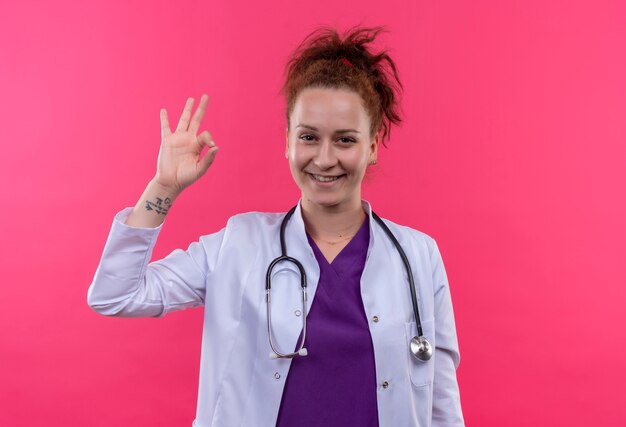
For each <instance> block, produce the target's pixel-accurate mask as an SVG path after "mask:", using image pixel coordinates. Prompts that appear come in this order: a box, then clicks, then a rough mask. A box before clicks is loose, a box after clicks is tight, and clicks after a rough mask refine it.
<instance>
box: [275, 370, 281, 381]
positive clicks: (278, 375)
mask: <svg viewBox="0 0 626 427" xmlns="http://www.w3.org/2000/svg"><path fill="white" fill-rule="evenodd" d="M274 378H276V379H277V380H279V379H280V374H279V373H278V372H274Z"/></svg>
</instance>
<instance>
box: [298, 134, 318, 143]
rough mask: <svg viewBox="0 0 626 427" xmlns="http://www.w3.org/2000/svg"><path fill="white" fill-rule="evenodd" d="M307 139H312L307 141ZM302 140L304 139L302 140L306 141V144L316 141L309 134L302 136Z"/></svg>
mask: <svg viewBox="0 0 626 427" xmlns="http://www.w3.org/2000/svg"><path fill="white" fill-rule="evenodd" d="M307 138H312V139H307ZM300 139H302V140H304V141H306V142H310V141H313V140H314V139H315V137H314V136H313V135H309V134H308V133H307V134H304V135H300Z"/></svg>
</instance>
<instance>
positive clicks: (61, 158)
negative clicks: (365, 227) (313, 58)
mask: <svg viewBox="0 0 626 427" xmlns="http://www.w3.org/2000/svg"><path fill="white" fill-rule="evenodd" d="M337 17H341V18H337ZM359 23H361V24H366V25H379V24H382V25H386V26H387V27H388V28H389V30H390V32H389V33H387V34H383V35H382V36H381V38H380V44H379V46H387V47H389V48H390V49H391V55H392V56H393V58H394V59H395V60H396V62H397V64H398V67H399V70H400V73H401V77H402V80H403V83H404V84H405V95H404V98H403V111H404V119H405V122H404V124H403V126H402V127H401V128H394V129H393V130H392V140H391V141H390V143H389V149H388V150H385V149H382V150H381V153H380V157H379V162H378V165H377V166H376V167H375V169H374V171H375V172H374V173H372V174H371V176H370V177H369V178H368V183H367V184H366V185H365V190H364V197H365V198H366V199H367V200H369V201H371V202H372V204H373V207H374V210H375V211H377V212H378V213H379V214H380V215H381V216H384V217H387V218H389V219H392V220H394V221H397V222H400V223H403V224H406V225H409V226H412V227H414V228H417V229H419V230H422V231H424V232H426V233H428V234H430V235H431V236H433V237H434V238H435V239H436V240H437V241H438V243H439V246H440V248H441V251H442V254H443V258H444V262H445V264H446V268H447V272H448V277H449V280H450V286H451V290H452V296H453V303H454V309H455V315H456V320H457V330H458V336H459V343H460V349H461V365H460V368H459V370H458V378H459V384H460V388H461V397H462V404H463V409H464V414H465V418H466V421H467V425H468V426H494V427H495V426H514V427H515V426H530V425H533V426H555V425H561V426H565V425H567V426H586V425H598V426H600V425H601V426H623V425H626V409H625V407H624V391H623V389H624V387H623V386H624V383H625V381H626V369H625V368H624V353H625V352H624V350H625V349H626V332H625V330H626V328H625V326H624V325H625V324H626V314H625V313H626V309H625V308H624V307H625V302H626V286H625V285H626V267H625V262H624V254H625V245H624V238H625V237H626V227H625V225H624V218H626V202H625V182H626V167H625V166H626V78H625V76H626V3H624V2H623V1H621V0H614V1H608V0H606V1H597V0H596V1H591V0H589V1H545V0H541V1H540V0H530V1H513V0H510V1H502V0H491V1H487V0H478V1H471V2H470V1H457V0H455V1H397V0H388V1H385V2H384V3H381V2H380V1H370V0H363V1H359V2H358V6H357V3H356V2H340V1H339V2H338V1H337V0H332V1H326V0H323V1H315V2H307V3H305V2H293V1H291V2H287V1H278V0H274V1H270V2H263V4H260V2H242V1H223V2H215V1H212V2H206V1H205V2H202V1H188V2H176V3H175V2H154V1H146V0H141V1H133V2H128V1H111V0H107V1H93V2H89V4H88V5H87V3H86V2H78V1H76V2H68V1H56V2H34V1H21V2H17V1H13V2H9V1H6V2H2V3H1V5H0V94H1V98H0V118H2V123H3V133H2V152H1V155H0V162H1V165H0V179H1V181H0V182H2V189H3V190H2V198H3V199H4V201H5V202H6V203H4V206H3V208H2V211H1V213H0V215H2V218H1V219H2V224H3V231H2V238H1V241H0V260H1V261H0V262H1V263H2V278H3V283H2V285H1V287H0V425H2V426H35V425H46V426H111V425H115V426H131V425H132V426H134V425H140V426H148V425H149V426H188V425H191V422H192V420H193V418H194V415H195V408H196V397H197V385H198V369H199V359H200V341H201V326H202V323H201V322H202V314H203V313H202V310H201V309H196V310H188V311H182V312H176V313H172V314H170V315H168V316H166V317H165V318H163V319H158V320H157V319H116V318H107V317H103V316H100V315H98V314H96V313H94V312H93V311H92V310H91V309H90V308H89V307H88V306H87V303H86V296H87V288H88V286H89V284H90V283H91V280H92V278H93V275H94V273H95V269H96V267H97V265H98V261H99V259H100V255H101V253H102V249H103V247H104V243H105V240H106V237H107V235H108V232H109V228H110V226H111V222H112V220H113V215H114V214H115V213H116V212H117V211H119V210H120V209H122V208H123V207H125V206H134V205H135V203H136V202H137V199H138V198H139V196H140V195H141V193H142V191H143V189H144V188H145V185H146V184H147V182H148V180H149V179H150V178H151V177H152V176H153V174H154V171H155V168H156V160H157V154H158V148H159V144H160V124H159V109H160V108H161V107H165V108H167V110H168V112H169V114H170V120H171V122H172V123H177V122H178V117H179V116H180V112H181V111H182V107H183V105H184V101H185V99H186V97H187V96H193V97H194V98H195V99H196V101H197V100H198V99H199V97H200V95H201V94H202V93H204V92H206V93H208V94H209V96H210V100H209V108H208V111H207V115H206V116H205V119H204V122H203V126H202V127H201V130H204V129H208V130H209V131H210V132H211V133H212V134H213V136H214V139H215V140H216V142H217V144H218V145H219V146H220V152H219V154H218V155H217V159H216V161H215V163H214V165H213V167H212V168H211V169H210V170H209V171H208V173H207V175H205V176H204V177H203V178H202V179H201V180H200V181H199V182H197V183H196V184H194V185H193V186H192V187H190V188H189V189H187V190H186V191H185V193H183V195H182V196H181V197H180V198H179V199H177V201H176V204H175V206H174V208H173V209H172V211H171V212H170V214H169V216H168V219H167V221H166V226H165V227H164V229H163V231H162V233H161V235H160V237H159V241H158V244H157V246H156V250H155V252H154V257H153V259H157V258H162V257H164V256H165V255H167V254H168V253H169V252H171V251H172V250H174V249H175V248H178V247H180V248H187V246H188V245H189V243H191V242H192V241H194V240H197V238H198V237H199V236H200V235H202V234H208V233H211V232H215V231H217V230H219V229H220V228H221V227H222V226H223V225H224V224H225V222H226V220H227V218H228V217H229V216H231V215H233V214H235V213H238V212H243V211H249V210H261V211H264V210H269V211H284V210H287V209H288V208H289V207H291V206H292V205H293V204H294V203H295V202H296V201H297V199H298V196H299V193H298V189H297V187H296V185H295V184H294V183H293V181H292V178H291V175H290V173H289V169H288V166H287V163H286V160H285V158H284V155H283V150H284V127H285V123H284V119H283V115H284V105H283V100H282V99H281V98H280V97H279V94H278V90H279V88H280V84H281V83H282V71H283V65H284V63H285V60H286V58H287V55H288V54H289V53H290V52H291V51H292V49H293V48H295V46H296V45H297V43H298V42H299V41H300V40H301V39H302V38H303V37H304V36H305V35H306V34H308V33H309V32H310V31H311V30H312V29H313V28H315V26H317V25H319V24H330V25H336V26H338V27H339V28H340V29H344V28H347V27H349V26H352V25H355V24H359ZM400 410H401V409H400Z"/></svg>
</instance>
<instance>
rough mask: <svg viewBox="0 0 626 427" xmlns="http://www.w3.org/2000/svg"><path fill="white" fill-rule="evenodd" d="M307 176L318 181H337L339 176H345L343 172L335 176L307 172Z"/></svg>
mask: <svg viewBox="0 0 626 427" xmlns="http://www.w3.org/2000/svg"><path fill="white" fill-rule="evenodd" d="M307 173H308V172H307ZM309 176H311V177H312V178H313V179H314V180H315V181H319V182H333V181H337V180H338V179H339V178H341V177H343V176H345V174H343V175H337V176H324V175H315V174H312V173H309Z"/></svg>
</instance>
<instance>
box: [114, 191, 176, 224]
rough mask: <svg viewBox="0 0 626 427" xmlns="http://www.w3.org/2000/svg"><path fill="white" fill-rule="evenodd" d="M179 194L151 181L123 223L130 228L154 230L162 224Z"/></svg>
mask: <svg viewBox="0 0 626 427" xmlns="http://www.w3.org/2000/svg"><path fill="white" fill-rule="evenodd" d="M178 195H179V193H176V192H175V191H172V190H170V189H168V188H165V187H163V186H161V185H160V184H158V183H157V182H156V181H154V180H151V181H150V182H149V183H148V186H147V187H146V189H145V190H144V192H143V194H142V195H141V197H140V198H139V200H138V201H137V204H136V205H135V207H134V208H133V210H132V212H131V213H130V215H129V216H128V218H127V219H126V221H125V224H126V225H129V226H131V227H144V228H155V227H158V226H159V225H161V224H162V223H163V221H164V220H165V216H166V215H167V213H168V212H169V210H170V208H171V207H172V204H173V203H174V200H175V199H176V198H177V197H178Z"/></svg>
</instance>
